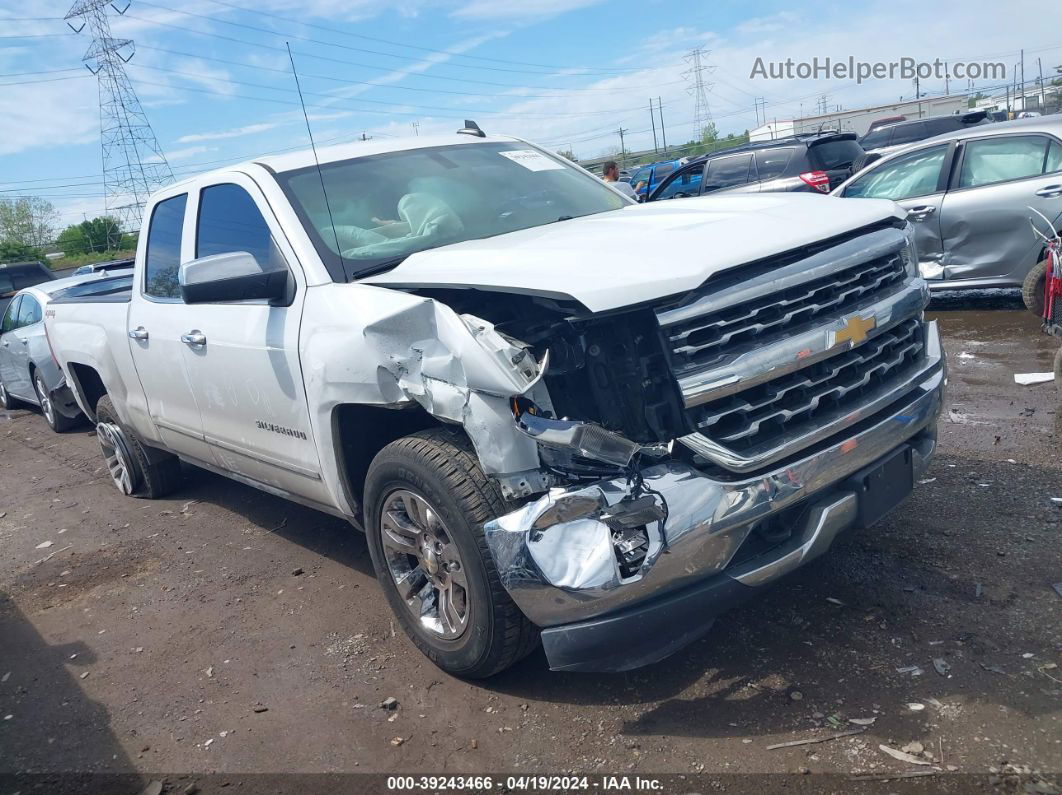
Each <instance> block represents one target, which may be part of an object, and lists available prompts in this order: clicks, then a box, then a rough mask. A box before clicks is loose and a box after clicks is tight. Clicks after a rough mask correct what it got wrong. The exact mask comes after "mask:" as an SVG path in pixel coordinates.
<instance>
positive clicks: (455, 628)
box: [380, 489, 471, 640]
mask: <svg viewBox="0 0 1062 795" xmlns="http://www.w3.org/2000/svg"><path fill="white" fill-rule="evenodd" d="M380 540H381V541H382V542H383V552H384V559H385V560H386V563H387V569H388V571H389V573H390V574H391V579H392V580H393V581H394V584H395V588H397V589H398V594H399V596H400V597H401V598H402V601H403V602H405V604H406V607H407V608H408V609H409V612H410V613H411V614H412V616H413V618H414V620H416V621H417V622H419V623H420V625H421V626H422V627H423V628H424V629H426V630H427V631H429V632H431V633H432V634H433V635H436V636H438V637H440V638H442V639H445V640H453V639H455V638H459V637H460V636H461V634H462V633H463V632H464V631H465V629H466V628H467V627H468V618H469V608H470V607H471V605H470V599H471V596H470V593H469V588H468V580H467V579H466V577H465V566H464V562H463V561H462V560H461V554H460V553H459V552H458V549H457V545H456V544H454V541H453V537H452V536H451V535H450V532H449V531H448V530H447V529H446V525H444V524H443V521H442V519H441V518H440V517H439V514H438V512H437V511H436V510H435V509H434V508H432V507H431V505H429V504H428V501H427V500H425V499H424V498H423V497H421V496H420V495H418V494H414V493H413V492H411V491H407V490H405V489H397V490H395V491H392V492H391V493H390V494H388V495H387V497H386V498H385V499H384V501H383V508H382V510H381V511H380Z"/></svg>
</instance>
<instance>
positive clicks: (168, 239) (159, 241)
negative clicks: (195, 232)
mask: <svg viewBox="0 0 1062 795" xmlns="http://www.w3.org/2000/svg"><path fill="white" fill-rule="evenodd" d="M187 203H188V194H187V193H182V194H181V195H180V196H174V197H172V198H170V199H166V200H164V201H161V202H159V203H158V204H156V205H155V209H154V210H153V211H152V213H151V226H150V227H149V228H148V238H147V254H146V257H145V259H144V294H145V295H150V296H154V297H155V298H180V297H181V290H180V287H179V286H178V285H177V269H178V268H180V266H181V231H182V228H183V226H184V208H185V205H186V204H187Z"/></svg>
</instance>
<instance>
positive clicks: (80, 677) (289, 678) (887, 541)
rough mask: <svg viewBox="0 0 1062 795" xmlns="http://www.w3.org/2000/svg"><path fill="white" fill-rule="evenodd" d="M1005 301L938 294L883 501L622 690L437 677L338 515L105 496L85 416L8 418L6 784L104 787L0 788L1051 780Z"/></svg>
mask: <svg viewBox="0 0 1062 795" xmlns="http://www.w3.org/2000/svg"><path fill="white" fill-rule="evenodd" d="M1015 306H1016V305H1015V302H1014V300H1013V298H1012V297H1005V298H1002V299H1001V298H998V297H995V296H989V297H985V296H973V297H960V298H958V299H950V300H948V301H941V302H938V303H937V304H936V305H935V306H934V314H935V315H936V316H937V317H938V318H939V319H940V320H941V324H942V329H943V332H944V338H945V343H946V345H947V348H948V351H949V354H950V365H951V385H950V388H949V393H948V402H949V409H948V410H946V412H945V416H944V417H943V418H942V421H941V426H940V439H941V446H940V452H939V455H938V458H937V459H936V461H935V463H934V465H933V467H932V470H931V471H930V472H929V473H928V475H927V476H926V479H927V481H928V482H924V483H923V484H921V485H920V486H919V487H918V488H917V490H916V493H915V494H914V496H913V497H912V498H911V499H910V500H909V501H908V502H907V503H905V505H904V506H903V507H902V508H901V509H900V510H899V511H898V512H895V513H894V514H893V515H892V516H891V517H889V518H888V519H887V520H886V521H884V522H883V523H882V524H880V525H879V526H877V527H875V528H873V529H872V530H870V531H866V532H863V533H853V534H849V535H847V536H844V537H842V538H841V539H840V540H839V541H838V543H837V544H835V546H834V549H833V550H832V551H831V553H830V554H829V555H827V556H825V557H824V558H821V559H819V560H818V561H816V562H815V563H813V564H812V565H810V566H808V567H806V568H805V569H803V570H801V571H800V572H798V573H796V574H795V575H793V576H792V577H790V578H789V579H787V580H785V581H784V582H782V583H781V584H779V585H777V586H776V587H775V588H773V589H772V590H771V591H769V592H768V593H767V594H766V595H765V596H764V598H762V599H759V600H758V601H754V602H752V603H749V604H747V605H746V606H744V607H742V608H741V609H738V610H736V611H734V612H732V613H730V614H728V615H727V616H725V617H724V618H723V619H722V620H720V621H719V622H718V623H717V625H716V627H715V628H714V629H713V631H712V632H711V633H709V635H708V636H707V637H706V638H705V639H704V640H702V641H700V642H698V643H696V644H694V645H693V646H691V647H690V648H688V649H686V650H685V651H682V652H681V653H679V654H677V655H675V656H674V657H672V658H671V659H669V660H667V661H665V662H662V663H660V664H657V665H655V666H652V667H650V668H647V669H643V670H641V671H637V672H634V673H630V674H626V675H600V676H599V675H586V674H556V673H550V672H549V671H548V670H547V668H546V664H545V659H544V657H543V656H542V654H541V653H540V652H539V653H536V654H534V655H532V656H531V657H530V658H528V659H527V660H525V661H524V662H522V663H521V664H519V665H518V666H516V667H515V668H513V669H512V670H510V671H508V672H506V673H504V674H503V675H501V676H499V677H497V678H495V679H493V680H490V681H488V682H480V683H468V682H463V681H459V680H456V679H453V678H450V677H448V676H446V675H445V674H443V673H441V672H440V671H439V670H437V669H436V668H434V667H433V666H432V665H430V664H429V663H428V662H427V661H426V660H425V659H424V658H423V657H421V655H420V654H419V653H417V652H416V651H415V649H414V648H413V646H412V645H411V644H410V643H409V642H408V641H407V640H406V639H405V637H403V636H402V635H401V633H399V634H398V635H397V636H396V634H395V628H394V627H393V625H392V622H391V619H390V614H389V612H388V610H387V608H386V606H385V604H384V602H383V599H382V597H381V595H380V592H379V590H378V588H377V584H376V581H375V579H374V577H373V574H372V571H371V565H370V563H369V556H368V552H367V550H366V546H365V543H364V540H363V538H362V537H361V536H360V534H359V533H358V532H357V531H355V530H352V529H351V528H350V527H349V526H347V525H346V524H344V523H343V522H341V521H338V520H336V519H334V518H331V517H328V516H325V515H323V514H320V513H317V512H315V511H312V510H309V509H305V508H301V507H299V506H296V505H293V504H290V503H287V502H285V501H283V500H280V499H277V498H274V497H271V496H268V495H266V494H263V493H260V492H257V491H255V490H252V489H250V488H247V487H244V486H242V485H239V484H236V483H234V482H230V481H228V480H226V479H224V478H221V477H217V476H214V475H211V474H208V473H206V472H202V471H198V470H194V469H189V470H188V473H187V474H188V477H187V481H186V484H185V486H184V487H183V489H181V491H180V492H179V493H177V494H176V495H175V496H174V497H173V498H172V499H166V500H162V501H158V502H145V501H139V500H131V499H127V498H123V497H121V496H120V495H119V494H118V492H117V491H116V490H115V489H114V488H113V486H112V485H111V483H110V481H109V480H108V479H107V478H106V476H105V473H104V472H103V470H102V468H101V460H100V458H99V454H98V448H97V446H96V443H95V439H94V437H93V436H92V435H91V434H90V433H89V431H88V427H87V426H85V427H84V428H83V429H81V430H79V431H77V432H74V433H72V434H68V435H65V436H57V435H55V434H52V433H51V432H50V431H49V430H48V429H47V428H46V426H45V425H44V422H43V420H42V419H41V418H40V417H39V416H37V415H36V414H35V413H33V412H23V411H16V412H10V413H6V414H4V413H0V495H2V496H0V559H2V567H0V677H2V679H0V718H2V720H0V774H7V777H6V778H5V777H2V776H0V792H10V791H14V790H17V789H20V788H21V790H22V791H24V792H29V791H36V789H39V788H41V787H44V784H42V782H47V781H52V782H53V783H52V785H51V786H52V788H51V789H48V791H57V790H58V789H61V788H62V787H63V786H65V787H66V788H75V789H76V788H77V787H78V786H81V787H85V788H86V789H95V788H102V786H101V784H100V782H101V781H102V780H100V779H96V780H94V779H86V778H82V779H77V778H69V777H63V778H56V779H46V778H33V777H22V778H18V777H15V778H13V777H12V775H11V774H26V773H60V772H78V773H83V774H85V773H100V772H110V773H137V774H142V781H143V782H144V783H146V782H147V781H148V780H150V779H151V778H159V779H162V778H163V777H165V780H166V786H167V791H175V792H182V791H184V787H185V786H186V785H188V784H189V783H190V782H193V781H195V782H197V783H198V785H199V786H202V787H203V788H204V791H212V790H214V789H215V788H216V789H217V791H231V790H227V789H225V788H224V787H222V785H223V784H228V783H233V782H230V781H228V780H225V776H235V778H234V779H233V781H234V782H235V783H236V784H238V785H244V786H243V790H244V791H254V790H255V789H257V788H256V787H255V786H253V785H250V786H247V781H248V780H247V779H240V778H239V775H238V774H243V773H276V772H285V771H287V772H307V773H330V772H337V771H339V772H377V773H394V772H421V773H474V772H494V773H499V772H523V773H532V772H534V773H560V772H564V771H584V772H587V773H594V774H600V773H641V774H651V773H661V774H662V773H686V774H695V773H702V772H703V773H710V774H726V773H793V774H796V773H805V772H807V771H810V773H811V775H810V776H794V777H793V778H791V779H788V780H787V783H792V784H794V785H795V786H794V791H798V790H802V789H807V787H808V786H812V787H814V786H815V782H816V781H818V782H826V781H827V779H826V778H824V777H823V778H820V777H819V776H818V775H817V774H826V773H830V774H838V775H843V776H845V777H847V776H850V775H859V774H877V775H884V774H887V773H900V772H904V771H911V770H923V771H927V770H928V771H933V770H939V771H940V772H939V773H938V774H936V775H934V776H931V777H927V778H921V779H910V780H907V781H905V782H901V783H905V784H908V785H910V786H911V788H913V789H914V788H919V789H920V791H924V792H929V791H935V790H939V789H948V790H951V791H956V792H959V791H971V790H982V789H984V790H987V791H992V790H995V789H997V788H998V789H1000V790H1002V791H1018V792H1021V791H1032V792H1052V791H1057V787H1058V786H1059V784H1058V778H1059V776H1058V774H1059V772H1060V771H1062V722H1060V718H1062V668H1059V667H1056V666H1057V664H1058V663H1060V662H1062V620H1060V619H1062V593H1057V592H1056V591H1055V590H1054V589H1053V588H1052V586H1053V584H1055V583H1062V553H1060V549H1062V547H1060V533H1062V508H1059V507H1055V506H1053V505H1052V504H1051V501H1050V499H1049V498H1050V497H1052V496H1054V497H1062V412H1060V411H1059V405H1060V404H1059V403H1058V399H1057V398H1056V392H1055V388H1054V386H1053V385H1050V384H1047V385H1041V386H1033V387H1021V386H1017V385H1015V384H1014V382H1013V378H1012V375H1013V373H1015V372H1025V371H1034V370H1035V371H1045V370H1050V367H1051V357H1052V354H1053V351H1054V348H1053V347H1052V341H1050V340H1049V339H1048V338H1046V337H1043V336H1042V335H1040V334H1038V332H1037V326H1036V321H1035V319H1034V318H1032V317H1031V316H1030V315H1027V314H1026V313H1024V312H1022V311H1020V310H1018V309H1017V308H1015ZM1053 344H1054V345H1056V346H1057V341H1055V342H1054V343H1053ZM297 572H301V573H297ZM1060 588H1062V586H1060ZM935 661H936V662H935ZM913 666H917V668H912V667H913ZM389 697H393V698H395V699H397V701H398V706H397V709H395V710H393V711H391V710H387V709H383V708H380V706H379V705H380V703H381V702H382V701H384V699H387V698H389ZM853 720H855V721H858V723H855V722H853ZM854 729H862V730H863V731H862V732H861V733H859V734H854V735H851V736H847V737H843V738H839V739H834V740H830V741H827V742H822V743H817V744H813V745H804V746H794V747H785V748H778V749H774V750H771V749H769V748H768V746H770V745H772V744H776V743H784V742H787V741H791V740H798V739H804V738H810V737H816V738H823V737H827V736H830V735H832V734H837V733H841V732H844V731H849V730H854ZM912 743H914V744H915V745H911V744H912ZM882 744H883V745H886V746H889V747H890V748H893V749H897V750H899V749H902V748H903V747H904V746H907V748H908V753H911V754H914V755H915V756H916V757H918V761H919V762H923V763H925V762H930V763H931V765H926V764H920V765H916V764H914V763H912V762H905V761H900V760H897V759H894V758H892V757H891V756H889V755H887V754H886V753H885V752H883V751H881V750H880V749H879V745H882ZM919 748H921V750H919ZM211 773H221V774H225V775H222V776H214V777H211V776H209V775H208V774H211ZM963 774H977V775H974V776H971V775H965V776H964V775H963ZM828 780H829V781H830V782H832V784H833V786H831V788H832V789H834V790H835V791H846V790H848V791H850V789H849V788H848V787H847V786H846V784H845V782H844V781H843V780H840V779H828ZM19 781H20V782H21V784H19V783H18V782H19ZM93 781H95V784H92V783H91V782H93ZM123 781H124V783H123V784H122V785H121V787H125V789H122V788H121V787H118V788H117V789H116V791H132V792H136V791H139V785H138V786H137V787H135V788H132V789H130V787H131V786H132V784H131V781H130V780H129V779H125V780H123ZM735 781H737V780H735ZM56 782H58V783H56ZM60 785H62V786H60ZM116 786H117V785H116ZM757 786H759V785H757ZM875 786H876V789H873V790H872V791H880V792H890V791H897V785H896V784H892V785H886V784H880V783H878V784H876V785H875ZM1052 787H1054V788H1056V789H1052ZM237 788H239V787H237ZM45 789H47V787H45ZM41 791H44V790H43V789H41Z"/></svg>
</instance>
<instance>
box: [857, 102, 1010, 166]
mask: <svg viewBox="0 0 1062 795" xmlns="http://www.w3.org/2000/svg"><path fill="white" fill-rule="evenodd" d="M990 121H991V119H989V118H988V112H987V111H983V110H973V111H970V112H969V113H955V114H952V115H951V116H932V117H930V118H928V119H907V120H905V121H897V122H894V123H893V124H885V125H881V126H879V127H875V128H873V129H871V130H870V132H868V133H867V134H866V135H864V136H863V137H862V138H860V139H859V143H860V144H861V145H862V147H863V149H864V151H865V152H866V156H865V157H863V158H862V159H861V160H860V161H859V162H858V163H856V167H855V170H856V171H860V170H862V168H863V167H864V166H869V165H870V164H871V163H873V162H874V161H875V160H877V159H879V158H880V157H881V156H882V155H885V154H888V153H889V152H892V151H894V150H896V149H899V148H900V147H901V146H906V145H907V144H913V143H916V142H918V141H924V140H925V139H926V138H933V137H935V136H937V135H944V134H945V133H951V132H956V131H958V130H965V129H966V128H967V127H972V126H974V125H977V124H986V123H988V122H990Z"/></svg>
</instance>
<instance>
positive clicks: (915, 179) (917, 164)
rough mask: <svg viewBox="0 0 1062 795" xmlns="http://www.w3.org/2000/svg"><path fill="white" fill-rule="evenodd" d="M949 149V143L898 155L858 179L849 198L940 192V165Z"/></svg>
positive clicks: (848, 191)
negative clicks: (938, 188) (938, 189)
mask: <svg viewBox="0 0 1062 795" xmlns="http://www.w3.org/2000/svg"><path fill="white" fill-rule="evenodd" d="M947 153H948V147H947V145H944V146H932V147H930V148H928V149H922V150H921V151H918V152H912V153H911V154H909V155H904V156H902V157H897V158H896V159H895V160H890V161H889V162H887V163H885V164H884V165H882V166H880V167H878V168H875V169H874V170H873V171H871V172H869V173H868V174H866V175H865V176H862V177H860V178H858V179H856V180H854V181H853V182H852V183H851V184H850V185H849V186H848V187H847V188H845V190H844V195H845V197H846V198H851V197H855V198H862V199H892V200H893V201H899V200H900V199H909V198H911V197H912V196H926V195H929V194H930V193H936V191H937V180H938V179H939V177H940V167H941V166H942V165H943V164H944V156H945V155H946V154H947Z"/></svg>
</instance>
